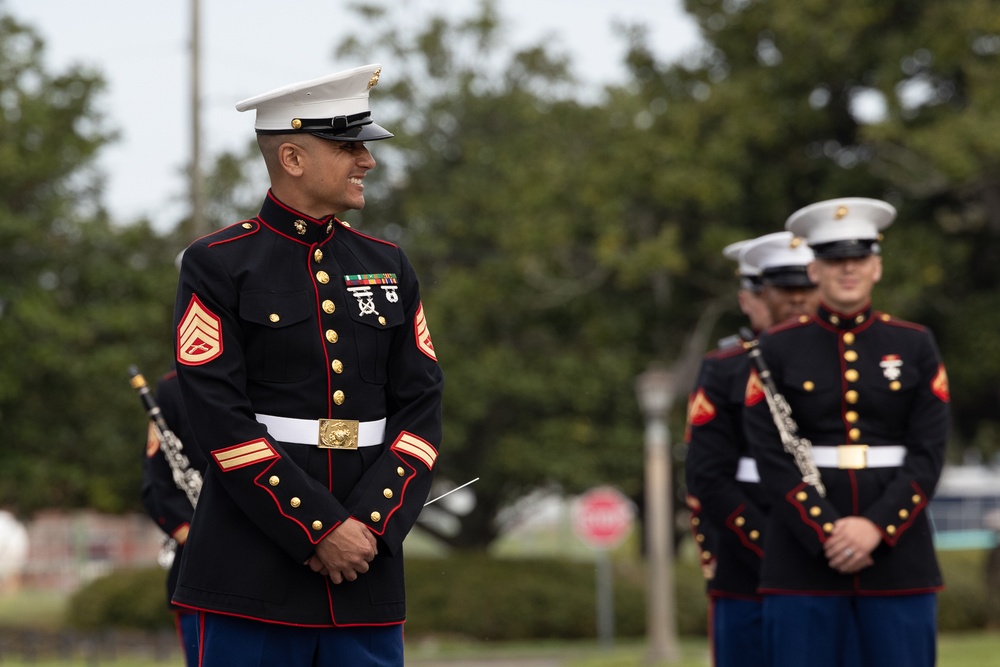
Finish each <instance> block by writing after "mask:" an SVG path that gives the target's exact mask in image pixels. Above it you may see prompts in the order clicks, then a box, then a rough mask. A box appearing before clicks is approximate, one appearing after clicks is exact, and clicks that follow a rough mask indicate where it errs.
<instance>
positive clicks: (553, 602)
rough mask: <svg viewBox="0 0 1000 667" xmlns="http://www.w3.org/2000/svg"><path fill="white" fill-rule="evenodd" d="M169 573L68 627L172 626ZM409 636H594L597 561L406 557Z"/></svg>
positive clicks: (156, 572) (631, 606)
mask: <svg viewBox="0 0 1000 667" xmlns="http://www.w3.org/2000/svg"><path fill="white" fill-rule="evenodd" d="M986 555H987V552H985V551H946V552H941V553H940V554H939V558H940V561H941V566H942V569H943V570H944V577H945V581H946V583H947V585H948V588H947V589H946V590H945V591H944V592H943V593H941V594H940V595H939V596H938V618H939V624H940V629H941V630H942V631H958V630H974V629H981V628H984V627H985V626H986V624H987V596H988V589H987V586H986V585H985V583H984V581H985V576H984V568H985V562H986ZM645 576H646V575H645V569H644V567H643V565H642V564H641V563H637V562H634V561H632V560H627V561H616V562H614V563H613V577H612V581H613V590H614V601H615V602H614V607H615V614H614V622H615V635H616V636H618V637H641V636H642V635H644V634H645V625H646V580H645ZM165 578H166V572H165V571H163V570H160V569H158V568H150V569H143V570H130V571H120V572H116V573H113V574H111V575H108V576H106V577H103V578H101V579H98V580H96V581H94V582H92V583H90V584H88V585H86V586H84V587H83V588H81V589H80V590H79V591H78V592H77V593H76V594H75V595H74V596H73V597H72V599H71V600H70V604H69V606H68V616H67V623H68V625H70V626H71V627H75V628H79V629H98V628H100V629H108V628H135V629H142V630H157V629H167V628H171V627H173V618H172V617H171V615H170V614H169V613H168V612H167V609H166V604H165V600H164V596H165V593H164V591H165V588H164V587H165ZM406 580H407V612H408V613H407V616H408V619H409V620H408V621H407V623H406V634H407V637H411V638H412V637H428V636H456V637H465V638H470V639H476V640H492V641H501V640H521V639H578V638H593V637H595V636H596V635H597V612H596V592H595V591H596V567H595V565H594V563H590V562H580V561H564V560H557V559H541V558H539V559H514V558H503V559H501V558H492V557H489V556H487V555H483V554H454V555H451V556H449V557H447V558H410V559H408V560H407V563H406ZM674 580H675V587H676V614H677V627H678V633H679V634H680V635H682V636H704V635H705V633H706V628H707V618H708V612H707V600H706V597H705V594H704V581H703V580H702V578H701V574H700V572H699V570H698V568H697V566H696V565H695V564H694V563H693V562H689V561H688V560H687V559H685V560H681V561H679V562H678V563H677V564H676V568H675V573H674Z"/></svg>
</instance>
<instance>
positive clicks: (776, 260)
mask: <svg viewBox="0 0 1000 667" xmlns="http://www.w3.org/2000/svg"><path fill="white" fill-rule="evenodd" d="M814 258H815V255H814V254H813V251H812V249H811V248H810V247H809V246H807V245H806V244H805V243H803V241H802V239H800V238H797V237H796V236H795V235H794V234H792V233H791V232H775V233H774V234H765V235H764V236H759V237H757V238H755V239H752V240H750V241H748V242H747V243H746V245H744V246H743V247H742V248H741V249H740V261H741V262H746V263H747V264H751V265H753V266H756V267H758V268H759V269H760V275H761V281H762V282H763V283H764V284H765V285H778V286H782V287H810V286H812V282H811V281H810V280H809V277H808V275H807V274H806V267H807V266H808V265H809V262H811V261H813V259H814Z"/></svg>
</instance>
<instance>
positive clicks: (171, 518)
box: [141, 370, 207, 667]
mask: <svg viewBox="0 0 1000 667" xmlns="http://www.w3.org/2000/svg"><path fill="white" fill-rule="evenodd" d="M156 402H157V404H158V405H159V406H160V411H161V413H162V414H163V419H164V420H165V421H166V422H167V426H169V427H170V430H171V431H173V433H174V435H176V436H177V439H178V440H180V441H181V443H183V444H185V445H186V446H185V447H184V450H183V451H184V455H185V456H186V457H187V458H188V462H189V463H190V464H191V467H192V468H194V469H195V470H198V471H199V472H202V473H204V471H205V467H206V466H207V462H206V461H205V455H204V454H202V452H201V449H199V448H198V446H197V444H196V441H195V439H194V434H193V433H191V427H190V424H189V422H188V418H187V413H186V411H185V410H184V403H183V401H182V399H181V389H180V384H179V383H178V381H177V372H176V371H173V370H172V371H170V372H169V373H167V374H166V375H164V376H162V377H161V378H160V379H159V381H158V382H157V383H156ZM141 498H142V504H143V507H144V508H145V509H146V514H148V515H149V518H151V519H152V520H153V521H154V522H155V523H156V525H157V526H158V527H159V528H160V530H162V531H163V532H164V533H165V534H166V535H167V536H169V537H170V538H171V539H172V540H173V541H174V543H175V544H176V547H175V548H174V550H173V552H172V554H171V557H170V562H169V569H168V571H167V605H168V607H169V608H170V610H171V612H173V614H174V616H175V619H176V624H177V633H178V636H179V638H180V642H181V646H182V648H183V650H184V657H185V661H186V664H188V665H190V666H192V667H193V666H194V665H197V664H198V653H197V649H198V632H197V625H196V616H195V613H194V612H192V611H191V610H189V609H184V608H182V607H178V606H177V605H175V604H173V603H172V602H171V598H173V595H174V590H175V589H176V588H177V576H178V574H179V573H180V565H181V555H182V554H183V553H184V544H185V543H186V542H187V536H188V531H189V530H190V527H191V515H192V514H193V513H194V508H193V507H192V506H191V501H190V500H189V499H188V494H187V493H186V492H185V491H184V490H183V489H181V488H180V487H178V486H177V484H176V482H174V477H173V470H172V469H171V467H170V463H169V462H168V461H167V458H166V456H164V454H163V450H162V449H161V448H160V441H159V438H158V436H157V434H156V429H155V428H154V426H153V423H152V422H150V425H149V431H148V434H147V437H146V455H145V457H144V458H143V465H142V489H141Z"/></svg>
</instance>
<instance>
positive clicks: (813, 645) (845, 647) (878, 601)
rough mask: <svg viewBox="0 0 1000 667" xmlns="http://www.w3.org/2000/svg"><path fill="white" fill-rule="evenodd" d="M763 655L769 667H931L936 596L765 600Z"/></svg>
mask: <svg viewBox="0 0 1000 667" xmlns="http://www.w3.org/2000/svg"><path fill="white" fill-rule="evenodd" d="M855 638H856V639H855ZM764 651H765V655H766V656H767V659H768V664H769V665H772V667H801V666H802V665H809V667H843V665H848V664H855V665H859V667H884V666H885V665H906V667H933V665H934V664H935V661H936V659H937V597H936V596H935V595H934V593H926V594H920V595H895V596H878V597H875V596H871V597H867V596H849V595H845V596H826V597H821V596H813V595H765V596H764Z"/></svg>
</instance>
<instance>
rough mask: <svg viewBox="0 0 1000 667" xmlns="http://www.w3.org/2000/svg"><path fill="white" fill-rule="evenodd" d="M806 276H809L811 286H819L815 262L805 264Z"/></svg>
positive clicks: (817, 269)
mask: <svg viewBox="0 0 1000 667" xmlns="http://www.w3.org/2000/svg"><path fill="white" fill-rule="evenodd" d="M806 275H807V276H809V280H810V281H812V284H813V285H818V284H819V267H818V266H817V265H816V260H815V259H814V260H813V261H811V262H809V263H808V264H806Z"/></svg>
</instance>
